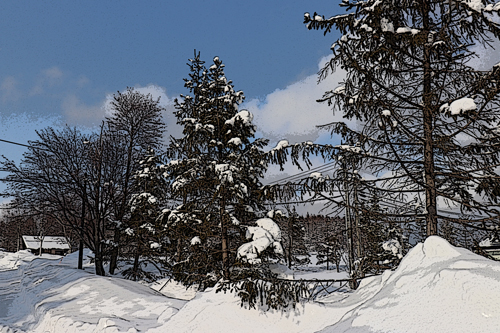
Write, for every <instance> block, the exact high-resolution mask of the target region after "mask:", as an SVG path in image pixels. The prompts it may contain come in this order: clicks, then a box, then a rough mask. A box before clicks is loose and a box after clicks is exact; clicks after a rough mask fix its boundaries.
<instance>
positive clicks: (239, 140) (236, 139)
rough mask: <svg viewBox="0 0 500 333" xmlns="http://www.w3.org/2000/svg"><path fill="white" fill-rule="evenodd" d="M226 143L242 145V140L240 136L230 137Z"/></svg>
mask: <svg viewBox="0 0 500 333" xmlns="http://www.w3.org/2000/svg"><path fill="white" fill-rule="evenodd" d="M227 143H228V144H233V145H235V146H241V145H242V142H241V139H240V138H232V139H230V140H229V141H228V142H227Z"/></svg>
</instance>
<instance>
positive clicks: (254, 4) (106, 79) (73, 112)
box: [0, 0, 343, 186]
mask: <svg viewBox="0 0 500 333" xmlns="http://www.w3.org/2000/svg"><path fill="white" fill-rule="evenodd" d="M314 11H317V12H320V13H324V14H325V15H326V16H330V15H335V14H337V13H341V12H342V11H343V9H341V8H340V7H338V6H336V5H335V3H332V2H331V1H326V0H314V1H297V0H294V1H289V0H287V1H281V0H276V1H272V2H268V1H223V0H217V1H210V2H208V1H190V2H187V1H156V0H152V1H142V2H137V1H59V0H54V1H50V2H39V1H24V0H16V1H10V0H6V1H2V2H1V3H0V31H2V32H3V34H2V38H1V39H0V139H2V140H9V141H14V142H19V143H22V144H27V143H28V141H29V140H36V139H37V135H36V132H35V131H36V130H40V129H42V128H45V127H47V126H56V125H64V124H68V125H71V126H84V127H92V126H96V125H98V124H100V122H101V121H102V120H103V119H104V117H105V116H106V110H105V109H106V108H105V105H106V102H107V101H109V99H110V98H111V96H112V95H113V94H114V93H116V92H117V91H124V90H125V89H126V88H127V87H134V88H136V89H138V90H140V91H142V92H144V93H151V94H152V95H153V96H154V97H158V96H159V97H161V103H162V105H163V106H164V107H165V108H166V112H165V115H164V119H165V122H166V123H167V131H168V132H167V134H173V135H174V136H179V135H180V130H179V128H178V127H176V125H175V119H174V117H173V114H172V112H173V111H174V107H173V100H174V99H175V98H176V97H178V96H179V94H182V93H186V92H187V91H186V90H185V88H184V81H183V78H186V77H187V76H188V73H189V68H188V66H187V65H186V63H187V62H188V59H189V58H191V57H192V56H193V54H194V51H195V50H196V51H199V52H201V58H202V59H203V60H205V61H206V62H207V63H210V62H211V61H212V59H213V57H214V56H219V57H220V59H221V60H222V61H223V62H224V64H225V65H226V67H225V72H226V76H227V77H228V79H230V80H232V81H233V83H234V85H235V89H237V90H243V91H244V93H245V96H246V101H245V104H244V105H243V107H244V108H248V109H249V110H250V111H251V112H252V113H254V116H255V122H256V125H257V127H258V130H259V132H258V133H257V136H260V137H266V138H269V139H270V140H271V144H275V143H276V142H277V141H279V140H281V139H284V138H286V139H289V141H290V142H291V143H293V142H300V141H304V140H315V139H317V138H318V137H319V134H318V132H317V130H316V129H315V126H316V125H319V124H322V123H326V122H329V121H331V115H332V112H331V110H330V108H329V107H327V106H326V105H318V104H317V103H316V102H315V100H316V99H318V98H320V97H321V96H322V94H323V92H324V91H326V90H329V89H332V85H335V86H336V85H338V82H340V81H341V79H342V74H341V73H338V74H336V75H334V76H331V77H330V78H328V80H327V81H325V82H324V83H322V84H321V85H318V84H317V75H316V73H317V71H318V70H319V68H320V67H321V66H323V64H324V63H325V62H326V61H327V58H326V57H328V56H329V55H330V53H331V51H330V50H329V48H330V45H331V44H332V42H333V41H334V40H335V39H337V38H338V36H337V35H336V34H335V33H334V34H329V35H327V36H324V35H323V33H322V32H321V31H309V30H307V29H306V28H305V26H304V24H303V15H304V13H305V12H314ZM270 148H272V147H269V149H270ZM24 151H25V148H23V147H20V146H15V145H11V144H7V143H4V142H0V154H1V155H4V156H6V157H7V158H9V159H14V160H19V159H20V158H21V156H22V153H23V152H24ZM291 172H293V171H291ZM0 186H2V184H0Z"/></svg>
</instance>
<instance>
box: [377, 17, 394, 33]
mask: <svg viewBox="0 0 500 333" xmlns="http://www.w3.org/2000/svg"><path fill="white" fill-rule="evenodd" d="M380 28H381V29H382V31H384V32H394V25H393V24H392V22H391V21H389V20H388V19H386V18H382V19H381V20H380Z"/></svg>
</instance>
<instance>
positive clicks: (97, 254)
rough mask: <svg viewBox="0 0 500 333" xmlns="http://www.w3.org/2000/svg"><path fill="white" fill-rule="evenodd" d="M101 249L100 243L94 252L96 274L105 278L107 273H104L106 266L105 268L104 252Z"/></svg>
mask: <svg viewBox="0 0 500 333" xmlns="http://www.w3.org/2000/svg"><path fill="white" fill-rule="evenodd" d="M100 247H101V244H100V242H99V243H98V244H96V246H95V251H94V264H95V273H96V275H100V276H105V275H106V272H105V271H104V266H103V261H104V260H103V258H102V251H101V248H100Z"/></svg>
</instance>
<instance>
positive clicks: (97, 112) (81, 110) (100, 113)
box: [61, 94, 105, 126]
mask: <svg viewBox="0 0 500 333" xmlns="http://www.w3.org/2000/svg"><path fill="white" fill-rule="evenodd" d="M103 105H104V102H100V103H99V104H97V105H87V104H85V103H84V102H82V101H81V100H80V98H78V96H76V95H75V94H69V95H67V96H66V97H64V98H63V99H62V102H61V109H62V112H63V115H64V117H65V120H66V122H67V123H68V124H69V125H85V126H95V125H99V124H100V123H101V121H102V120H104V116H105V112H104V107H103Z"/></svg>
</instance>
